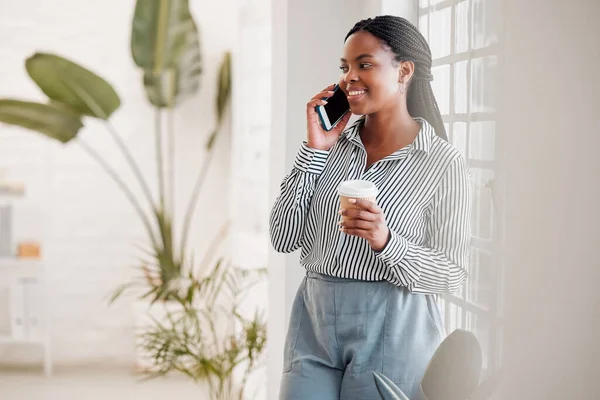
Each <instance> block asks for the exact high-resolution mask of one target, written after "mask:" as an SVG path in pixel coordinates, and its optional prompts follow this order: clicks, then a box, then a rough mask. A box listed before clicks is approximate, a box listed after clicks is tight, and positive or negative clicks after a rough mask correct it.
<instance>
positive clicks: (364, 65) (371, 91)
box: [339, 31, 406, 115]
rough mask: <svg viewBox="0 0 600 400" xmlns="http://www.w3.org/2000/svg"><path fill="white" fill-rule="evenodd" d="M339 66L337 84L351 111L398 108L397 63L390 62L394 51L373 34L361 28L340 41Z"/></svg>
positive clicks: (399, 95) (357, 112)
mask: <svg viewBox="0 0 600 400" xmlns="http://www.w3.org/2000/svg"><path fill="white" fill-rule="evenodd" d="M396 64H398V65H397V66H396ZM340 69H341V70H342V75H341V76H340V82H339V85H340V87H341V88H342V89H343V91H344V92H345V93H346V96H348V102H349V103H350V110H351V111H352V113H353V114H356V115H369V114H373V113H376V112H379V111H382V110H386V109H396V110H398V105H399V102H401V101H402V95H401V94H400V92H399V89H400V84H399V80H400V70H401V64H399V63H395V62H394V54H393V53H392V52H391V51H390V50H388V49H386V48H385V47H384V46H383V45H382V44H381V42H380V41H379V39H377V38H376V37H375V36H373V35H372V34H370V33H368V32H365V31H358V32H356V33H354V34H352V35H351V36H350V37H349V38H348V40H346V43H345V44H344V53H343V56H342V58H341V64H340ZM405 83H406V81H405Z"/></svg>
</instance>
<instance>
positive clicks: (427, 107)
mask: <svg viewBox="0 0 600 400" xmlns="http://www.w3.org/2000/svg"><path fill="white" fill-rule="evenodd" d="M358 31H366V32H369V33H370V34H372V35H373V36H375V37H376V38H378V39H379V40H381V41H382V42H383V43H384V44H385V45H386V46H387V47H389V48H390V50H391V51H392V52H393V53H394V54H395V60H396V62H402V61H412V62H413V63H414V64H415V72H414V75H413V78H412V79H411V82H410V83H409V85H408V88H407V90H408V93H407V97H406V99H407V100H406V103H407V104H406V106H407V108H408V112H409V113H410V115H411V116H413V117H421V118H424V119H425V120H427V122H429V123H430V124H431V125H432V126H433V128H434V129H435V132H436V134H437V135H438V136H440V137H441V138H443V139H445V140H448V137H447V136H446V128H445V127H444V122H443V120H442V115H441V114H440V109H439V107H438V104H437V101H436V100H435V96H434V95H433V89H432V88H431V81H432V80H433V76H432V75H431V50H430V49H429V45H428V44H427V41H426V40H425V38H424V37H423V35H422V34H421V32H419V30H418V29H417V27H415V26H414V25H413V24H411V23H410V22H409V21H407V20H406V19H404V18H402V17H396V16H392V15H381V16H377V17H375V18H368V19H365V20H362V21H360V22H358V23H357V24H356V25H354V27H353V28H352V29H351V30H350V32H348V34H347V35H346V39H344V41H346V40H347V39H348V37H349V36H350V35H352V34H353V33H356V32H358Z"/></svg>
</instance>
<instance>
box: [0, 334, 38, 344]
mask: <svg viewBox="0 0 600 400" xmlns="http://www.w3.org/2000/svg"><path fill="white" fill-rule="evenodd" d="M0 344H39V345H44V344H46V340H44V339H43V338H38V339H28V338H14V337H12V336H10V335H0Z"/></svg>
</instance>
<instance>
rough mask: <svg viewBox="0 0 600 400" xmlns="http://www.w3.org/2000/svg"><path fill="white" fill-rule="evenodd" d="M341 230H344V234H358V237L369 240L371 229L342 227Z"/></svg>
mask: <svg viewBox="0 0 600 400" xmlns="http://www.w3.org/2000/svg"><path fill="white" fill-rule="evenodd" d="M341 231H342V232H344V233H345V234H346V235H350V236H358V237H361V238H363V239H366V240H369V236H370V234H371V231H368V230H366V229H357V228H352V229H346V228H342V229H341Z"/></svg>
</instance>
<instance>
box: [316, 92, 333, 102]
mask: <svg viewBox="0 0 600 400" xmlns="http://www.w3.org/2000/svg"><path fill="white" fill-rule="evenodd" d="M331 96H333V92H332V91H331V90H324V91H322V92H319V93H317V94H315V95H314V96H313V97H312V99H311V100H317V99H323V98H329V97H331Z"/></svg>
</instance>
